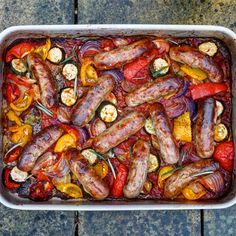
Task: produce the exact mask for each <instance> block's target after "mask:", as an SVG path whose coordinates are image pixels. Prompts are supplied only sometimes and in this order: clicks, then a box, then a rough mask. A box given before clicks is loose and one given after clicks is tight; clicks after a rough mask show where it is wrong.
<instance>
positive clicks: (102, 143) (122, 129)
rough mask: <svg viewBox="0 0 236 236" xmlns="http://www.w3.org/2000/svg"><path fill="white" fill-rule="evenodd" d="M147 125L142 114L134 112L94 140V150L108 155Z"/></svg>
mask: <svg viewBox="0 0 236 236" xmlns="http://www.w3.org/2000/svg"><path fill="white" fill-rule="evenodd" d="M144 123H145V118H144V116H143V115H142V113H139V112H132V113H129V114H128V115H126V116H125V117H124V118H122V119H121V120H120V121H118V122H117V123H115V124H114V125H112V126H111V127H110V128H108V129H107V130H105V131H104V132H103V133H101V134H100V135H98V136H97V137H95V138H94V140H93V144H92V146H93V148H94V149H95V150H96V151H97V152H99V153H102V154H103V153H106V152H108V151H109V150H110V149H111V148H113V147H115V146H117V145H118V144H119V143H121V142H123V141H125V140H126V139H128V138H129V137H130V136H131V135H133V134H135V133H136V132H138V131H139V130H140V129H141V128H142V127H143V126H144Z"/></svg>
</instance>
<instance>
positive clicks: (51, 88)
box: [27, 53, 57, 108]
mask: <svg viewBox="0 0 236 236" xmlns="http://www.w3.org/2000/svg"><path fill="white" fill-rule="evenodd" d="M27 62H28V65H29V68H30V70H31V71H32V72H33V74H34V77H35V78H36V80H37V81H38V84H39V88H40V95H41V101H42V104H43V105H44V106H45V107H47V108H52V107H54V106H57V90H56V86H55V83H54V81H53V76H52V73H51V71H50V69H49V67H48V65H47V64H46V63H45V62H44V61H43V59H42V58H41V57H40V56H39V55H38V54H36V53H30V54H28V56H27Z"/></svg>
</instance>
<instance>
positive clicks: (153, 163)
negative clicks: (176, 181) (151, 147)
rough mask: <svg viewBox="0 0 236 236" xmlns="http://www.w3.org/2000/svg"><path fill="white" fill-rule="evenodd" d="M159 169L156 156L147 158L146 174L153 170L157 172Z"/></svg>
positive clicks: (151, 155)
mask: <svg viewBox="0 0 236 236" xmlns="http://www.w3.org/2000/svg"><path fill="white" fill-rule="evenodd" d="M158 167H159V160H158V158H157V156H155V155H153V154H150V155H149V157H148V170H147V172H148V173H150V172H153V171H155V170H157V169H158Z"/></svg>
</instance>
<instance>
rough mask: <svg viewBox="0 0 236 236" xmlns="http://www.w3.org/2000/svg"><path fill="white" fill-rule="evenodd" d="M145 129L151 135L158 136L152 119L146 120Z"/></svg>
mask: <svg viewBox="0 0 236 236" xmlns="http://www.w3.org/2000/svg"><path fill="white" fill-rule="evenodd" d="M144 128H145V130H146V131H147V132H148V133H149V134H154V135H155V134H156V132H155V129H154V127H153V124H152V120H151V118H148V119H146V121H145V125H144Z"/></svg>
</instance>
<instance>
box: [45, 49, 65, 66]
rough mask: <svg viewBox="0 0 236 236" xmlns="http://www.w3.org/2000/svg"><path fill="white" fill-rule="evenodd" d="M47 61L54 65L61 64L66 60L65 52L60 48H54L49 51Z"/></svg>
mask: <svg viewBox="0 0 236 236" xmlns="http://www.w3.org/2000/svg"><path fill="white" fill-rule="evenodd" d="M47 59H48V60H49V61H50V62H52V63H53V64H59V63H60V62H62V61H64V60H65V51H64V50H63V49H61V48H59V47H53V48H51V49H50V50H49V51H48V56H47Z"/></svg>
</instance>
